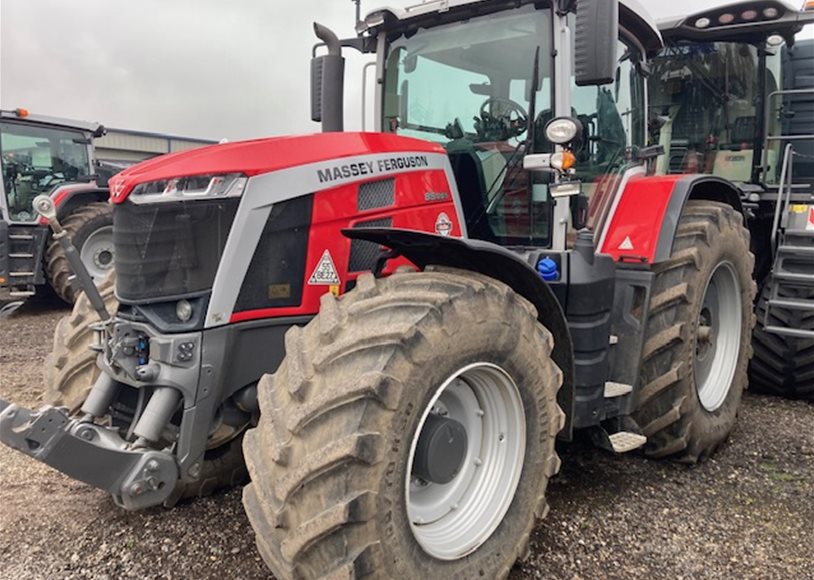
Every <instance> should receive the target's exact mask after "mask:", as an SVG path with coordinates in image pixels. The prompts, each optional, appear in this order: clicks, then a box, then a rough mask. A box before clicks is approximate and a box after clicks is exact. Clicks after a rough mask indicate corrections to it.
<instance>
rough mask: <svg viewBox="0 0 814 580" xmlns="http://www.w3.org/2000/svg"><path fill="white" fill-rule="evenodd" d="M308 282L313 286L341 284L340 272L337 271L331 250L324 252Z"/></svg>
mask: <svg viewBox="0 0 814 580" xmlns="http://www.w3.org/2000/svg"><path fill="white" fill-rule="evenodd" d="M308 283H309V284H311V285H312V286H321V285H324V286H330V285H333V284H339V274H338V273H337V272H336V266H335V265H334V261H333V258H331V252H329V251H328V250H325V252H324V253H323V254H322V257H321V258H320V259H319V264H317V267H316V269H315V270H314V273H313V274H311V279H310V280H308Z"/></svg>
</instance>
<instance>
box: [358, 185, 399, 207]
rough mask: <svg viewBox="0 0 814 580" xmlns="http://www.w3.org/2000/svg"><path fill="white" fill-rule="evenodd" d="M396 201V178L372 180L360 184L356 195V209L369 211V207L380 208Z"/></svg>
mask: <svg viewBox="0 0 814 580" xmlns="http://www.w3.org/2000/svg"><path fill="white" fill-rule="evenodd" d="M395 202H396V180H395V179H393V178H390V179H380V180H379V181H370V182H368V183H363V184H362V185H360V186H359V193H358V195H357V197H356V209H358V210H359V211H367V210H369V209H379V208H382V207H389V206H391V205H393V204H394V203H395Z"/></svg>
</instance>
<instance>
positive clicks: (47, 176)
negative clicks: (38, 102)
mask: <svg viewBox="0 0 814 580" xmlns="http://www.w3.org/2000/svg"><path fill="white" fill-rule="evenodd" d="M104 133H105V129H104V127H102V126H101V125H99V124H98V123H86V122H82V121H73V120H68V119H60V118H56V117H49V116H44V115H31V114H29V112H28V111H27V110H26V109H22V108H19V109H15V110H12V111H0V158H1V159H2V161H1V162H0V164H1V165H2V181H0V301H3V302H5V301H11V302H16V303H19V302H18V301H19V300H20V299H24V298H27V297H29V296H33V295H34V294H35V292H36V288H37V287H38V286H44V285H46V284H47V285H48V286H50V287H51V289H52V290H53V291H54V293H55V294H56V296H58V297H59V298H61V299H62V300H64V301H65V302H67V303H73V302H74V300H75V298H76V295H77V292H76V290H75V289H74V288H73V286H72V285H71V284H70V281H69V279H70V277H71V274H70V269H69V268H68V265H67V262H66V260H65V257H64V254H63V252H62V250H61V249H59V244H58V243H56V241H55V240H54V239H53V238H52V237H51V235H50V231H49V229H48V227H47V223H46V222H45V221H42V220H41V218H40V217H39V216H38V215H37V212H36V211H35V209H34V199H35V198H36V197H37V196H39V195H47V196H50V197H51V198H52V199H53V200H54V203H55V204H56V205H57V207H58V210H59V214H60V217H62V218H69V217H70V218H71V219H70V221H68V222H67V224H68V225H69V229H70V232H71V233H72V234H73V235H74V241H75V243H76V244H78V247H79V249H80V252H81V254H82V259H83V261H84V263H85V265H86V267H87V268H89V269H90V270H91V272H92V275H93V276H95V277H96V278H98V279H101V278H103V277H104V276H105V275H106V274H107V273H108V272H109V271H110V270H111V269H112V268H113V251H112V242H111V212H110V209H109V207H108V204H107V203H106V201H107V197H108V191H107V189H106V188H105V187H104V186H102V185H101V184H100V180H99V176H98V175H97V174H96V173H97V170H98V166H97V165H96V163H95V161H94V156H93V142H92V140H93V138H94V137H101V136H102V135H104Z"/></svg>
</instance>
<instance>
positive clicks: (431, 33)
mask: <svg viewBox="0 0 814 580" xmlns="http://www.w3.org/2000/svg"><path fill="white" fill-rule="evenodd" d="M551 30H552V25H551V14H550V12H549V10H535V9H534V7H533V6H528V5H527V6H524V7H522V8H518V9H515V10H509V11H505V12H501V13H499V14H492V15H488V16H483V17H478V18H472V19H469V20H466V21H463V22H456V23H453V24H448V25H443V26H438V27H434V28H431V29H420V30H418V31H417V32H415V33H414V34H410V35H409V36H401V37H399V38H397V39H396V40H394V41H393V42H392V43H391V44H390V47H389V53H388V58H387V63H386V73H385V91H384V95H385V96H384V103H383V107H384V110H383V122H384V127H383V129H384V130H385V131H389V132H395V133H399V134H401V135H406V136H410V137H417V138H420V139H426V140H431V141H435V142H439V143H442V144H443V145H444V146H445V147H446V149H447V151H448V153H449V157H450V161H451V164H452V167H453V171H454V172H455V177H456V180H457V184H458V188H459V190H460V192H461V197H462V199H461V201H462V205H463V208H464V214H465V218H466V221H467V227H468V229H469V235H470V236H471V237H474V238H480V239H487V240H490V241H495V242H498V243H501V244H503V245H510V244H525V243H533V244H534V245H543V244H546V243H547V242H548V240H549V238H550V222H551V203H550V200H549V197H548V195H547V189H546V188H545V187H529V183H528V179H530V177H529V174H528V173H526V172H525V171H523V170H522V157H523V155H522V154H523V151H522V150H523V148H524V143H525V141H526V139H527V137H528V135H527V130H528V124H529V121H528V116H529V111H530V103H531V101H532V99H535V109H536V113H535V118H536V120H537V122H536V123H535V124H534V126H535V127H537V126H539V125H540V124H541V123H542V125H543V126H544V125H545V122H547V120H548V119H551V118H552V113H551V108H552V107H551V101H552V99H551V56H550V55H551ZM538 50H539V55H540V57H539V74H538V77H537V78H538V81H539V82H538V84H537V86H536V87H535V86H533V83H532V78H533V76H534V62H535V55H536V54H537V52H538ZM539 145H540V146H541V147H543V146H545V143H544V142H543V140H542V139H540V140H539ZM530 192H533V193H530Z"/></svg>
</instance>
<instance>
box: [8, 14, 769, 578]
mask: <svg viewBox="0 0 814 580" xmlns="http://www.w3.org/2000/svg"><path fill="white" fill-rule="evenodd" d="M357 31H358V33H359V36H358V37H356V38H353V39H349V40H340V39H338V38H337V37H336V35H334V34H333V33H332V32H331V31H329V30H327V29H325V28H324V27H321V26H319V25H317V26H316V32H317V35H318V36H319V38H320V39H321V41H322V43H321V45H320V46H318V47H317V51H319V52H318V54H319V56H316V57H315V58H314V60H313V61H312V67H311V70H312V75H313V77H312V78H313V89H314V90H313V97H314V98H313V107H312V112H313V117H314V119H315V120H319V121H321V122H322V124H323V129H324V132H323V133H322V134H319V135H309V136H300V137H284V138H272V139H262V140H256V141H248V142H242V143H228V144H223V145H218V146H213V147H209V148H204V149H200V150H198V151H196V152H195V153H194V154H189V153H178V154H173V155H169V156H165V157H163V158H161V159H160V160H152V161H147V162H144V163H141V164H139V165H137V166H134V167H131V168H129V169H127V170H125V171H123V172H122V173H120V174H118V175H117V176H115V177H114V178H113V179H111V181H110V185H111V201H112V203H113V206H114V210H113V220H114V228H113V239H114V247H115V251H116V262H115V264H116V265H115V268H116V278H115V282H114V281H113V279H109V280H108V282H107V284H106V285H105V287H104V288H103V291H102V292H101V293H100V292H99V291H97V290H96V288H95V286H94V285H93V284H92V283H90V282H89V281H88V279H89V277H88V276H87V275H82V272H81V271H80V272H78V274H79V275H78V279H79V280H80V281H83V280H84V281H85V282H82V284H83V286H84V289H85V297H83V298H82V299H81V300H80V301H78V302H77V304H76V306H75V308H74V313H73V314H72V316H71V317H70V318H67V319H65V320H64V321H63V322H62V323H60V325H59V327H58V328H57V333H56V337H55V342H56V344H55V350H54V354H53V355H52V358H51V360H50V361H49V365H50V367H51V370H50V371H49V373H50V375H49V389H51V397H52V401H53V405H51V406H46V407H43V408H42V409H40V410H39V411H37V412H33V411H30V410H27V409H24V408H22V407H19V406H17V405H14V404H10V403H6V402H0V440H2V441H3V442H4V443H6V444H7V445H10V446H12V447H14V448H16V449H18V450H20V451H21V452H23V453H26V454H28V455H30V456H32V457H34V458H35V459H38V460H39V461H42V462H44V463H46V464H48V465H51V466H52V467H55V468H57V469H59V470H61V471H63V472H65V473H67V474H68V475H70V476H72V477H74V478H76V479H80V480H82V481H85V482H87V483H89V484H92V485H94V486H96V487H98V488H101V489H103V490H106V491H107V492H109V493H110V494H111V495H112V496H113V498H114V500H115V501H116V502H117V503H118V504H119V505H121V506H123V507H125V508H127V509H142V508H147V507H150V506H155V505H160V504H164V505H173V504H174V503H175V502H176V501H177V500H178V499H179V498H181V497H186V496H192V495H200V494H205V493H210V492H211V491H212V490H214V489H216V488H218V487H220V486H224V485H232V484H236V483H238V482H240V481H241V480H242V478H243V477H245V474H246V468H247V469H248V473H249V474H250V476H251V480H252V483H251V484H250V485H248V486H247V487H246V488H245V491H244V505H245V507H246V511H247V514H248V516H249V519H250V521H251V523H252V525H253V527H254V529H255V532H256V535H257V542H258V547H259V549H260V552H261V554H262V555H263V558H264V559H265V561H266V562H267V563H268V565H269V567H270V568H271V570H272V571H273V572H274V574H275V576H277V577H278V578H292V577H307V578H314V577H323V576H328V575H332V576H337V577H338V576H342V577H352V578H355V577H362V576H367V575H372V576H374V577H397V576H404V577H416V576H427V577H467V578H468V577H477V576H483V577H488V578H494V577H505V576H507V575H508V573H509V570H510V568H511V566H512V565H513V564H514V562H515V561H516V560H517V559H518V558H521V557H523V556H524V555H525V553H526V551H527V547H528V541H529V534H530V532H531V529H532V526H533V525H534V523H535V520H536V518H539V517H543V516H545V514H546V513H547V510H548V508H547V504H546V497H545V493H546V487H547V483H548V480H549V478H550V477H552V476H553V475H554V474H556V473H557V471H558V469H559V466H560V460H559V458H558V456H557V453H556V451H555V439H556V437H557V436H559V437H560V438H561V439H563V440H571V439H572V438H573V437H574V435H575V433H576V432H578V431H580V432H584V433H586V434H588V435H590V437H591V438H592V439H593V440H594V441H595V442H596V443H597V444H598V445H599V446H601V447H604V448H606V449H608V450H612V451H614V452H618V453H622V452H628V451H632V450H635V449H639V448H641V449H643V450H644V453H645V454H647V455H648V456H650V457H665V458H671V459H675V460H678V461H683V462H688V463H692V462H696V461H700V460H703V459H704V458H705V457H707V456H709V455H710V454H711V453H713V452H714V451H715V450H716V449H717V448H718V447H719V446H720V445H721V444H722V443H723V442H724V441H725V440H726V438H727V436H728V435H729V433H730V431H731V429H732V427H733V425H734V422H735V418H736V415H737V411H738V407H739V403H740V399H741V394H742V391H743V389H744V387H745V384H746V369H747V362H748V359H749V356H750V337H751V331H752V326H753V324H754V315H753V309H752V304H753V300H754V297H755V284H754V281H753V278H752V272H753V266H754V258H753V256H752V254H751V252H750V241H749V232H748V230H747V229H746V228H745V226H744V209H743V204H742V201H741V197H740V192H739V190H738V189H737V188H736V187H735V186H733V185H732V184H730V183H729V182H727V181H725V180H721V179H717V178H714V177H711V176H707V175H666V176H655V177H649V176H647V174H646V173H647V172H646V167H645V165H646V163H647V162H648V161H651V160H653V159H654V158H655V157H656V156H657V155H658V153H659V149H658V148H649V147H646V146H645V144H646V139H647V123H646V121H647V118H646V110H647V108H646V73H647V71H648V64H647V63H648V59H649V58H650V57H651V56H653V55H654V54H656V53H657V52H658V51H659V50H660V49H661V47H662V43H661V37H660V35H659V33H658V30H657V28H656V26H655V24H654V23H653V21H652V20H651V19H650V18H649V17H648V15H647V14H646V13H645V12H644V11H643V10H642V9H641V7H640V6H639V5H638V3H637V2H635V1H632V0H623V1H618V2H617V1H615V0H579V1H578V2H574V1H567V0H563V1H559V2H540V1H534V2H532V1H523V0H489V1H485V0H483V1H472V0H453V1H447V0H444V1H442V2H427V3H424V4H420V5H418V6H415V7H413V8H411V9H409V10H406V11H391V10H382V11H376V12H374V13H372V14H370V15H369V16H368V17H367V18H366V19H365V20H363V21H360V22H359V23H358V27H357ZM343 48H352V49H356V50H360V51H362V52H363V53H365V54H371V55H375V58H376V65H375V66H376V81H377V82H376V87H377V89H376V92H377V98H376V103H377V106H376V117H377V119H376V122H377V127H378V128H379V129H380V132H378V133H344V132H342V128H343V122H342V116H341V111H342V95H343V69H344V60H343V56H342V50H343ZM35 203H36V207H37V209H38V211H40V212H41V213H42V214H43V215H44V216H46V217H47V219H49V220H50V222H51V225H52V227H53V228H54V230H55V231H56V232H60V231H61V229H62V228H61V226H60V223H59V217H58V215H57V212H56V211H55V208H54V207H53V200H52V199H51V198H49V197H41V198H39V199H38V200H37V201H36V202H35ZM57 235H58V234H57ZM60 239H61V240H63V241H65V240H66V238H65V237H60ZM68 255H69V257H70V256H73V257H72V258H71V263H72V264H73V265H75V266H76V267H77V268H78V269H79V270H82V269H83V265H82V263H81V260H77V259H76V257H75V256H74V254H72V253H71V252H68ZM114 283H115V292H114ZM241 449H242V453H241ZM244 457H245V468H244V464H243V460H244Z"/></svg>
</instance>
